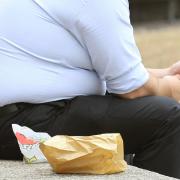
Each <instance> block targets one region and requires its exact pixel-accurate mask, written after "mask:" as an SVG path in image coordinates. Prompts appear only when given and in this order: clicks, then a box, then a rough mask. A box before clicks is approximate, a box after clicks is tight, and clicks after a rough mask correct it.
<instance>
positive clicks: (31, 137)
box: [12, 124, 50, 164]
mask: <svg viewBox="0 0 180 180" xmlns="http://www.w3.org/2000/svg"><path fill="white" fill-rule="evenodd" d="M12 129H13V132H14V135H15V136H16V138H17V142H18V144H19V148H20V151H21V153H22V154H23V157H24V158H23V159H24V162H25V163H28V164H33V163H42V162H47V160H46V158H45V156H44V155H43V153H42V152H41V150H40V149H39V144H40V142H44V141H46V140H47V139H49V138H50V135H49V134H47V133H43V132H35V131H33V130H32V129H30V128H28V127H26V126H19V125H18V124H12Z"/></svg>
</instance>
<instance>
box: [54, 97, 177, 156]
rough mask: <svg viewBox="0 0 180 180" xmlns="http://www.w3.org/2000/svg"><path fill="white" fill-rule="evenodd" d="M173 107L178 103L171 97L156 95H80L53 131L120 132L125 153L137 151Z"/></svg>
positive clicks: (83, 133)
mask: <svg viewBox="0 0 180 180" xmlns="http://www.w3.org/2000/svg"><path fill="white" fill-rule="evenodd" d="M176 106H179V104H177V103H176V102H175V101H174V100H172V99H170V98H166V97H157V96H156V97H155V96H151V97H143V98H138V99H135V100H124V99H120V98H118V97H114V96H80V97H76V98H75V99H74V100H73V101H72V102H71V105H70V107H69V110H68V113H67V114H66V117H65V119H64V122H63V123H61V127H58V121H56V122H55V124H54V125H55V126H54V131H56V133H58V131H59V133H61V134H69V135H92V134H99V133H120V134H121V135H122V138H123V140H124V145H125V153H126V154H129V153H136V152H138V150H139V148H141V147H142V146H143V145H145V144H146V143H148V141H149V140H150V139H151V138H152V137H153V135H154V134H155V133H156V132H158V131H159V130H160V128H161V126H162V125H163V124H164V123H165V121H166V120H167V119H168V116H169V115H170V114H171V113H172V109H173V108H175V107H176Z"/></svg>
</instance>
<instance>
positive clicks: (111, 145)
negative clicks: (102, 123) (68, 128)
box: [40, 134, 127, 174]
mask: <svg viewBox="0 0 180 180" xmlns="http://www.w3.org/2000/svg"><path fill="white" fill-rule="evenodd" d="M40 149H41V150H42V152H43V153H44V155H45V156H46V158H47V160H48V162H49V163H50V164H51V166H52V168H53V170H54V171H55V172H56V173H86V174H112V173H118V172H122V171H125V170H126V168H127V163H126V162H125V161H124V152H123V140H122V138H121V136H120V134H101V135H94V136H63V135H59V136H55V137H52V138H50V139H49V140H47V141H45V142H44V143H41V144H40Z"/></svg>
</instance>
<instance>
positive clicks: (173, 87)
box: [163, 64, 180, 102]
mask: <svg viewBox="0 0 180 180" xmlns="http://www.w3.org/2000/svg"><path fill="white" fill-rule="evenodd" d="M179 65H180V64H179ZM179 67H180V66H179ZM179 70H180V69H179ZM163 79H164V80H165V81H166V82H167V84H168V86H169V87H170V91H171V97H172V98H173V99H175V100H176V101H178V102H180V75H175V76H165V77H164V78H163Z"/></svg>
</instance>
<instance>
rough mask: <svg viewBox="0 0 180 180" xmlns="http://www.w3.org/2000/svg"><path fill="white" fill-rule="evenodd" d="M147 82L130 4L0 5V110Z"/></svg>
mask: <svg viewBox="0 0 180 180" xmlns="http://www.w3.org/2000/svg"><path fill="white" fill-rule="evenodd" d="M148 78H149V76H148V73H147V70H146V69H145V68H144V66H143V65H142V63H141V56H140V54H139V51H138V49H137V46H136V44H135V41H134V36H133V29H132V26H131V24H130V20H129V4H128V0H111V1H110V0H18V1H12V0H1V2H0V106H4V105H6V104H10V103H16V102H30V103H43V102H49V101H55V100H60V99H69V98H72V97H75V96H78V95H93V94H97V95H104V94H105V92H106V90H107V91H109V92H111V93H119V94H123V93H127V92H131V91H133V90H135V89H137V88H139V87H140V86H142V85H143V84H144V83H145V82H146V81H147V80H148Z"/></svg>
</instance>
